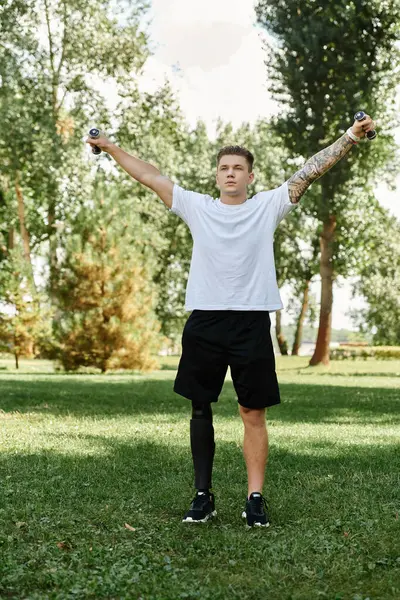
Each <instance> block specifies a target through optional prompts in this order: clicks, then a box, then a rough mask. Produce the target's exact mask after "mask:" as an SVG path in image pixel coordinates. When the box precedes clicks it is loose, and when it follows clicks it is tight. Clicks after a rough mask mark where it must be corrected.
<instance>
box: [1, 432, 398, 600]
mask: <svg viewBox="0 0 400 600" xmlns="http://www.w3.org/2000/svg"><path fill="white" fill-rule="evenodd" d="M67 438H68V436H66V439H65V444H66V447H68V439H67ZM81 438H82V439H84V440H85V441H86V442H88V446H90V448H91V449H92V452H93V453H94V454H92V455H90V456H87V455H86V456H85V455H82V454H79V452H78V451H77V452H76V453H75V454H73V453H70V454H62V453H60V452H56V451H46V452H37V453H31V454H25V455H24V454H15V453H13V454H10V455H3V456H2V458H1V459H0V472H1V480H2V481H3V482H5V485H4V486H2V489H1V496H0V502H1V507H2V512H1V515H0V518H1V522H2V531H3V543H4V544H5V546H4V547H3V548H4V549H5V550H6V552H5V554H4V556H5V557H6V558H5V561H4V564H3V565H2V574H3V576H4V577H5V576H6V575H7V576H8V575H9V576H10V578H9V579H8V580H7V581H10V582H12V581H16V579H15V578H14V579H13V573H18V590H19V592H22V591H24V592H30V593H32V591H33V590H40V592H42V591H43V592H42V593H44V592H46V593H47V592H50V590H51V589H52V586H56V589H57V592H58V593H60V590H61V587H62V589H63V590H64V591H65V594H66V595H65V596H62V597H65V598H67V597H69V596H67V592H68V590H69V589H71V586H72V585H73V586H75V585H76V586H77V585H78V583H79V584H81V585H86V581H87V580H88V578H89V579H90V578H91V574H92V572H93V569H97V570H98V571H99V572H100V571H101V569H103V571H101V572H102V574H103V577H104V579H101V578H100V577H99V581H100V583H99V588H98V589H97V588H96V590H95V591H96V592H97V594H95V595H94V596H88V597H96V598H109V597H115V590H124V591H125V592H126V590H127V589H129V590H130V594H131V595H128V596H126V597H139V596H138V587H137V586H138V585H139V587H140V590H141V592H142V594H144V595H146V597H147V595H148V597H154V598H155V597H157V598H161V597H162V598H176V597H179V595H178V596H177V595H174V593H175V590H176V589H180V587H179V586H183V587H182V592H184V591H185V590H186V589H189V588H190V586H193V585H194V587H195V588H196V589H197V590H203V589H204V590H209V591H210V596H208V595H205V592H204V595H201V596H194V595H189V596H183V597H190V598H192V597H193V598H197V597H207V598H214V597H217V598H226V596H224V594H225V593H226V589H227V586H228V585H229V584H230V581H231V578H232V576H235V577H238V578H239V579H238V583H237V590H239V591H238V595H237V596H236V597H237V598H239V597H246V598H252V599H253V598H259V597H267V596H266V595H264V593H261V596H260V582H262V585H263V586H264V588H263V590H262V591H263V592H266V591H267V590H271V589H272V591H274V589H275V590H277V589H278V587H279V585H280V584H279V580H280V577H281V575H283V574H286V576H288V577H289V581H290V582H291V583H290V584H289V585H291V586H293V587H292V589H293V590H295V589H297V588H298V586H300V585H303V583H304V574H303V572H301V570H300V571H298V570H297V567H296V565H304V564H308V563H309V564H310V565H314V564H317V565H318V568H319V569H323V568H326V569H327V577H328V578H332V582H335V583H332V584H331V585H332V588H331V589H332V590H333V589H334V587H333V586H336V585H337V583H336V582H337V580H339V579H340V577H342V571H343V569H344V566H346V568H351V565H353V566H354V569H355V570H356V571H357V569H359V565H360V563H363V562H365V563H367V562H368V564H371V563H372V562H373V561H379V560H381V561H382V560H383V559H384V560H386V563H385V564H386V565H387V568H386V571H385V572H384V573H382V572H380V573H378V572H377V571H374V574H373V575H371V577H374V578H375V579H376V578H377V577H378V578H386V579H387V577H388V572H390V569H392V568H394V567H395V560H396V556H397V555H396V548H395V546H396V542H395V539H396V536H395V529H394V528H395V525H396V523H395V507H396V495H397V492H396V485H395V480H396V470H397V469H396V464H397V465H398V461H399V455H398V448H397V447H396V446H395V445H394V444H388V445H386V446H379V445H375V446H374V445H369V446H363V447H362V448H360V447H359V446H346V447H344V446H342V447H340V446H337V445H336V444H334V443H332V444H329V443H325V444H324V445H323V447H322V448H321V447H320V446H319V445H318V444H315V445H314V446H313V445H310V444H308V443H307V441H304V444H303V445H302V447H301V448H300V449H299V447H297V448H293V449H292V450H288V449H285V448H280V447H274V448H273V449H272V453H271V460H270V465H269V470H268V498H269V502H270V506H271V515H272V523H273V527H272V528H271V531H270V532H268V533H266V535H262V536H259V537H257V541H256V544H255V543H254V538H252V536H250V537H248V533H246V532H245V530H244V527H243V524H242V522H241V519H240V513H241V510H242V507H243V501H244V496H245V490H246V477H245V469H244V464H243V458H242V452H241V449H240V448H239V447H238V446H237V444H236V443H234V442H231V441H218V433H217V452H216V458H215V470H214V471H215V472H214V487H215V489H216V494H217V496H216V497H217V509H218V511H219V517H218V519H217V520H216V522H215V523H214V524H212V525H210V527H206V528H201V529H200V530H199V528H198V527H197V528H196V527H188V526H183V525H182V524H181V522H180V521H181V517H182V515H183V513H184V512H185V511H186V510H187V508H188V504H189V502H190V499H191V495H192V466H191V458H190V451H189V440H188V444H187V447H186V448H185V447H182V446H180V445H174V444H173V443H171V444H168V443H161V442H150V441H145V440H140V439H135V438H133V439H132V442H131V443H126V441H124V442H122V441H121V440H120V439H119V438H112V437H105V436H101V435H99V436H93V435H83V436H81ZM73 443H74V440H73V439H72V436H71V445H72V444H73ZM75 443H76V440H75ZM97 452H98V453H97ZM125 523H128V524H129V525H130V526H132V527H133V528H134V531H129V530H127V529H126V528H125V527H124V524H125ZM344 529H346V530H347V531H351V533H352V534H353V533H354V534H355V535H356V536H359V537H358V538H357V537H355V542H352V545H351V546H350V540H349V547H350V549H351V552H350V553H349V552H348V550H347V549H346V546H345V544H346V543H347V541H346V540H345V539H344V537H343V530H344ZM271 536H272V537H271ZM60 543H61V544H62V547H61V549H60V546H58V544H60ZM89 548H90V550H89ZM92 549H93V552H92ZM111 551H112V552H111ZM305 553H306V556H307V557H308V558H305ZM165 556H167V558H168V560H170V561H172V564H173V565H174V568H176V567H177V568H178V572H179V574H178V580H176V581H171V579H168V570H166V569H165V564H166V563H165ZM143 557H145V558H143ZM204 557H211V559H212V562H213V564H218V563H220V564H221V565H223V566H222V568H220V570H219V574H218V586H220V587H218V590H217V589H216V588H217V585H216V584H215V583H214V584H212V583H210V580H209V579H207V578H205V573H206V572H208V567H205V565H204ZM346 557H347V558H346ZM140 561H141V562H140ZM143 561H144V562H143ZM231 561H233V565H234V568H233V569H232V568H230V566H229V565H230V564H231ZM305 561H306V562H305ZM307 561H308V563H307ZM344 561H345V563H346V564H344ZM137 564H142V565H143V564H144V565H148V571H147V570H146V571H145V577H147V578H148V579H149V583H147V581H146V580H142V579H140V583H139V584H137V583H135V586H136V587H134V588H130V587H129V586H130V585H131V584H130V581H137V580H135V579H133V578H134V575H135V572H136V571H137ZM167 564H170V563H167ZM267 564H268V565H269V566H270V568H271V567H273V568H272V570H271V571H270V572H268V574H266V565H267ZM21 565H23V566H24V567H23V568H22V566H21ZM77 565H79V569H78V566H77ZM100 565H101V566H100ZM191 565H192V566H191ZM348 565H350V567H349V566H348ZM365 568H367V567H365ZM49 569H52V570H50V571H49ZM131 571H132V573H131ZM51 572H54V573H59V575H58V578H56V575H54V579H52V578H51V577H50V575H49V573H51ZM108 572H109V573H111V578H112V579H111V583H112V586H114V587H113V588H112V589H113V590H114V591H113V593H112V594H111V592H110V594H109V595H107V594H105V591H104V586H105V581H106V573H108ZM278 572H279V573H280V576H279V577H278V578H277V576H276V573H278ZM60 573H61V574H60ZM249 573H251V577H250V575H249ZM128 575H129V577H128ZM265 577H270V579H269V580H268V583H266V579H265ZM344 577H347V578H349V577H350V578H351V574H350V575H349V574H348V573H347V574H346V573H345V575H344ZM357 577H359V575H358V574H357V573H356V574H355V575H354V578H355V583H356V582H357ZM113 578H114V579H113ZM240 578H242V581H241V582H240V581H239V580H240ZM386 579H384V580H385V581H386ZM82 581H83V583H82ZM91 581H92V580H91ZM178 581H179V583H178ZM211 581H212V580H211ZM54 582H55V583H54ZM77 582H78V583H77ZM193 582H195V583H193ZM171 584H172V585H173V586H175V587H174V588H173V589H174V591H171V592H168V589H169V588H168V586H170V585H171ZM9 585H10V587H9V588H8V589H15V588H14V586H12V587H11V585H12V584H11V583H10V584H9ZM93 585H94V584H93ZM378 585H379V584H378ZM387 585H388V586H389V583H388V584H387ZM60 586H61V587H60ZM101 586H103V587H101ZM118 586H119V587H118ZM124 586H128V587H124ZM146 586H148V588H147V587H146ZM185 586H186V587H185ZM241 586H243V589H242V587H241ZM272 586H277V587H275V588H272ZM5 589H7V588H5ZM133 589H135V595H132V594H133ZM214 589H215V590H216V592H217V591H218V595H217V594H216V592H215V595H212V590H214ZM335 589H336V588H335ZM159 590H161V591H159ZM246 590H248V595H246ZM0 591H2V586H1V583H0ZM157 591H158V595H157ZM256 591H257V594H258V595H256ZM145 592H146V594H145ZM239 592H240V594H239ZM250 592H251V595H250ZM207 593H208V592H207ZM81 594H82V592H81ZM13 597H21V598H22V597H25V596H23V594H22V593H21V596H19V595H18V596H17V595H15V596H13ZM41 597H46V598H47V597H50V596H47V595H46V596H45V595H43V596H41ZM51 597H52V598H53V597H56V596H51ZM57 597H61V595H60V596H57ZM81 597H86V596H85V595H84V594H83V595H81ZM271 597H279V598H289V597H290V598H294V597H297V596H293V595H290V596H289V594H287V595H283V594H280V593H278V591H276V594H275V595H274V596H271ZM299 597H300V596H299ZM301 597H302V598H305V597H307V598H309V597H315V595H314V594H313V593H309V594H308V595H307V596H301ZM332 597H333V596H332ZM387 597H389V596H387ZM390 597H391V596H390ZM394 597H395V596H393V598H394Z"/></svg>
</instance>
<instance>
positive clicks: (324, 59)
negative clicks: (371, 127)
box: [256, 0, 400, 365]
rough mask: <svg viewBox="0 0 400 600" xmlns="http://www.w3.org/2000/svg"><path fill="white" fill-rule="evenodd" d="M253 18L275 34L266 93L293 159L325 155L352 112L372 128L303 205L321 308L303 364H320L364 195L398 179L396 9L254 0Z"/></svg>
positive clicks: (399, 13) (363, 213) (399, 9)
mask: <svg viewBox="0 0 400 600" xmlns="http://www.w3.org/2000/svg"><path fill="white" fill-rule="evenodd" d="M256 13H257V18H258V22H259V23H260V24H261V25H262V26H263V27H264V28H265V29H266V30H267V31H268V32H270V33H271V34H272V35H273V36H274V42H273V43H271V44H270V46H269V51H270V57H269V65H270V66H269V75H270V77H271V86H270V87H271V90H272V92H273V94H274V96H275V98H276V99H277V100H279V101H280V102H281V103H282V106H283V107H284V111H283V112H282V115H281V116H280V117H278V118H277V119H276V120H275V123H274V125H275V129H276V131H277V132H278V133H279V135H280V136H281V139H282V142H283V143H284V145H285V146H286V148H287V149H288V151H289V153H290V154H291V155H292V156H302V157H304V158H308V157H310V156H311V155H313V154H315V153H316V152H318V151H319V150H321V149H322V148H323V147H326V146H327V145H328V144H329V142H330V141H333V140H334V139H335V138H337V137H338V136H339V135H340V134H341V133H343V132H344V131H345V130H346V129H347V127H348V126H349V124H350V123H351V121H352V118H353V115H354V113H355V112H356V110H358V109H362V108H363V109H366V110H367V111H368V112H369V113H370V114H371V115H373V116H376V118H377V119H378V120H379V121H378V122H379V136H378V138H377V139H376V140H375V143H374V144H368V143H364V144H360V145H359V147H358V148H357V149H356V151H354V152H352V153H350V154H349V155H347V157H346V159H343V160H342V161H340V163H338V164H337V165H336V166H335V167H334V168H333V169H331V170H330V171H329V172H328V173H326V174H325V175H324V176H323V177H322V178H321V179H320V180H319V182H317V183H316V184H314V186H313V190H310V191H308V192H307V194H306V196H305V198H304V199H303V200H302V204H303V210H304V211H306V212H307V213H308V214H310V215H313V216H315V217H317V218H318V220H319V222H320V225H321V227H320V274H321V307H320V319H319V329H318V337H317V344H316V348H315V352H314V356H313V357H312V359H311V361H310V364H312V365H315V364H318V363H324V364H327V363H328V361H329V342H330V337H331V325H332V304H333V283H334V281H335V279H336V277H337V276H338V275H343V276H346V275H349V274H353V273H354V272H356V271H357V265H356V264H354V262H353V259H352V256H350V257H348V256H347V257H346V255H352V254H357V251H358V248H359V246H360V245H362V244H363V239H362V237H360V236H359V235H354V233H355V232H357V230H362V229H363V228H364V221H365V219H366V218H367V212H368V205H367V203H366V202H365V200H366V198H367V195H368V194H366V193H365V190H366V189H367V188H368V189H370V188H371V186H372V185H373V183H374V182H375V181H376V180H378V179H379V178H385V179H387V180H388V179H389V180H390V179H392V178H393V175H394V173H395V171H396V163H397V160H398V156H396V153H395V152H394V151H393V150H394V139H393V135H392V134H391V129H393V127H394V124H395V123H396V120H395V118H394V110H395V90H396V85H397V83H398V81H399V70H398V69H397V70H396V66H397V65H398V64H399V49H398V48H397V47H396V42H397V40H398V39H399V27H398V23H399V17H400V4H399V2H398V0H388V1H387V2H385V3H382V2H380V1H378V0H372V1H371V0H368V1H367V0H358V1H357V2H348V1H347V0H340V1H338V2H334V3H329V4H327V5H326V6H324V7H322V6H321V5H317V4H316V3H315V2H314V1H313V0H299V1H298V2H296V3H293V2H289V1H287V0H282V1H280V2H274V1H272V0H259V2H258V4H257V7H256ZM349 185H351V192H350V193H349ZM354 219H355V220H354ZM344 257H345V260H343V258H344Z"/></svg>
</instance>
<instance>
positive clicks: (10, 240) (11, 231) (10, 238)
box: [7, 227, 14, 250]
mask: <svg viewBox="0 0 400 600" xmlns="http://www.w3.org/2000/svg"><path fill="white" fill-rule="evenodd" d="M7 249H8V250H14V227H10V229H9V230H8V240H7Z"/></svg>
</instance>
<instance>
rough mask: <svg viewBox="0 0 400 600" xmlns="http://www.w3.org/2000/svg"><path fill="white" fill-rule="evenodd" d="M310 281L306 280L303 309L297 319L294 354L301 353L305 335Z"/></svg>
mask: <svg viewBox="0 0 400 600" xmlns="http://www.w3.org/2000/svg"><path fill="white" fill-rule="evenodd" d="M310 283H311V282H310V281H306V283H305V286H304V291H303V303H302V305H301V311H300V314H299V318H298V319H297V326H296V333H295V334H294V341H293V346H292V356H298V355H299V349H300V344H301V340H302V337H303V324H304V318H305V316H306V313H307V309H308V296H309V291H310Z"/></svg>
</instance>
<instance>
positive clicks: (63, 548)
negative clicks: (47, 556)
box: [57, 542, 71, 550]
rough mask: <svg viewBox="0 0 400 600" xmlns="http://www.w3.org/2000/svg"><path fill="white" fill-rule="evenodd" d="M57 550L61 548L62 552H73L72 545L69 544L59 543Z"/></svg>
mask: <svg viewBox="0 0 400 600" xmlns="http://www.w3.org/2000/svg"><path fill="white" fill-rule="evenodd" d="M57 548H60V550H71V544H70V543H69V542H57Z"/></svg>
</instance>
